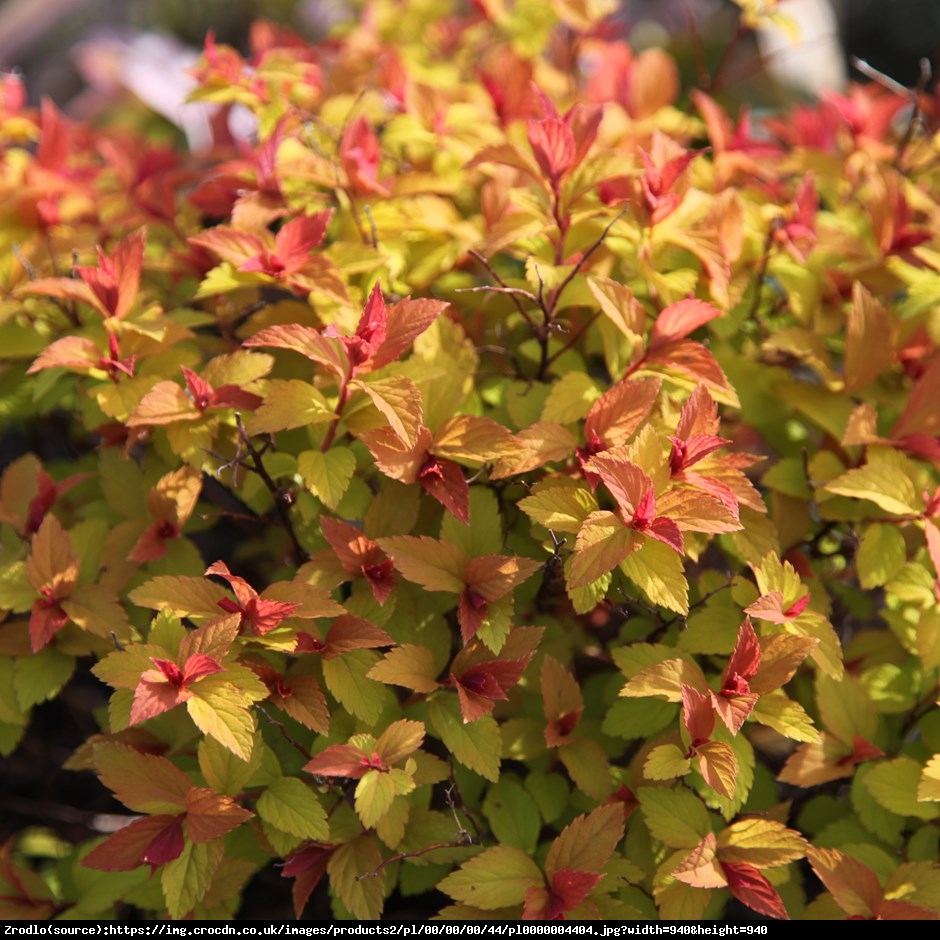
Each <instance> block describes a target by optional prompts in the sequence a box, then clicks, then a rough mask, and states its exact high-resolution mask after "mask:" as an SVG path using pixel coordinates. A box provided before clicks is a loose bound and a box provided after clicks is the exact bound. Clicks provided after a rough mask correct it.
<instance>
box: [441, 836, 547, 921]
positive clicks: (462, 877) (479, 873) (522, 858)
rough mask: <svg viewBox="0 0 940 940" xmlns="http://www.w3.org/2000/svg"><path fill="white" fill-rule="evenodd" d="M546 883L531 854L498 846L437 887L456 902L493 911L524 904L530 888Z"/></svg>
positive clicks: (474, 859) (467, 864) (482, 854)
mask: <svg viewBox="0 0 940 940" xmlns="http://www.w3.org/2000/svg"><path fill="white" fill-rule="evenodd" d="M543 884H544V877H543V875H542V870H541V869H540V868H539V866H538V865H536V864H535V862H534V861H533V860H532V859H531V858H530V857H529V856H528V854H526V853H525V852H523V851H522V850H521V849H516V848H513V847H512V846H511V845H496V846H493V847H492V848H489V849H486V850H484V851H483V852H481V853H480V854H479V855H477V856H476V857H475V858H471V859H470V861H469V862H464V864H463V865H461V866H460V868H459V869H458V870H457V871H455V872H451V874H449V875H448V876H447V877H446V878H445V879H444V880H443V881H442V882H440V884H438V886H437V887H438V889H439V890H441V891H443V892H444V893H445V894H447V895H449V896H450V897H452V898H453V899H454V900H455V901H462V902H464V903H465V904H470V905H472V906H473V907H476V908H479V909H480V910H484V911H492V910H495V909H497V908H501V907H509V906H510V905H517V904H522V903H523V901H524V900H525V893H526V891H528V890H529V888H531V887H533V886H535V885H543Z"/></svg>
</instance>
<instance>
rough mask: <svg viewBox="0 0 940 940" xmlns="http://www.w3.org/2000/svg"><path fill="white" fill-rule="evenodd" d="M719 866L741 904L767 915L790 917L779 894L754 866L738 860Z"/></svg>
mask: <svg viewBox="0 0 940 940" xmlns="http://www.w3.org/2000/svg"><path fill="white" fill-rule="evenodd" d="M721 867H722V869H723V870H724V873H725V876H726V877H727V879H728V889H729V890H730V891H731V893H732V894H733V895H734V896H735V897H736V898H737V899H738V900H739V901H740V902H741V903H742V904H746V905H747V906H748V907H749V908H750V909H751V910H752V911H757V913H758V914H764V915H766V916H767V917H775V918H777V919H778V920H789V919H790V915H789V914H788V913H787V909H786V908H785V907H784V906H783V900H782V899H781V897H780V895H779V894H777V892H776V891H775V890H774V888H773V886H772V885H771V883H770V882H769V881H768V880H767V879H766V878H765V877H764V876H763V875H762V874H761V873H760V872H759V871H758V870H757V869H756V868H754V867H753V866H752V865H743V864H740V863H738V862H734V863H722V866H721Z"/></svg>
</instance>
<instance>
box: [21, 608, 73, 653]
mask: <svg viewBox="0 0 940 940" xmlns="http://www.w3.org/2000/svg"><path fill="white" fill-rule="evenodd" d="M68 622H69V615H68V614H67V613H66V612H65V611H64V610H63V609H62V607H61V606H60V605H59V603H58V602H57V601H56V600H55V599H53V598H48V599H47V598H43V599H40V600H35V601H33V608H32V612H31V613H30V616H29V641H30V645H31V646H32V649H33V652H34V653H38V652H39V651H40V650H41V649H43V648H44V647H46V646H48V645H49V644H50V643H51V642H52V638H53V637H54V636H55V635H56V634H57V633H58V632H59V631H60V630H61V629H62V628H63V627H64V626H65V625H66V624H67V623H68Z"/></svg>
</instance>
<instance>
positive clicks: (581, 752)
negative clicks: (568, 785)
mask: <svg viewBox="0 0 940 940" xmlns="http://www.w3.org/2000/svg"><path fill="white" fill-rule="evenodd" d="M558 757H559V759H560V760H561V762H562V764H564V765H565V770H567V771H568V776H569V777H571V780H572V782H573V783H574V785H575V786H576V787H577V788H578V789H579V790H580V791H581V792H582V793H586V794H587V795H588V796H589V797H591V799H593V800H597V801H598V802H600V801H602V800H606V799H607V797H609V796H610V794H611V791H612V790H613V788H614V786H613V780H612V779H611V776H610V764H609V763H608V761H607V755H606V754H604V750H603V748H602V747H601V746H600V745H599V744H598V743H597V741H591V740H590V739H588V738H577V739H575V740H574V741H571V742H570V743H569V744H564V745H562V746H561V747H560V748H559V749H558Z"/></svg>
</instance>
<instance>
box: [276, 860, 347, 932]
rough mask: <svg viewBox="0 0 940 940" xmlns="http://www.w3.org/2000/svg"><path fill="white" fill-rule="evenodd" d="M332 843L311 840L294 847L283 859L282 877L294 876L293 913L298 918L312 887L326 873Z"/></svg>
mask: <svg viewBox="0 0 940 940" xmlns="http://www.w3.org/2000/svg"><path fill="white" fill-rule="evenodd" d="M333 851H334V847H333V846H332V845H320V844H319V843H317V842H311V843H310V844H309V845H305V846H303V847H302V848H299V849H295V850H294V851H293V852H291V853H290V855H288V856H287V858H286V859H285V860H284V864H283V866H281V877H282V878H294V879H295V881H294V888H293V891H292V895H293V901H294V913H295V914H296V916H297V917H298V918H299V917H300V915H301V914H302V913H303V911H304V907H305V906H306V904H307V899H308V898H309V897H310V895H311V893H312V892H313V889H314V888H315V887H316V886H317V884H318V883H319V881H320V879H321V878H322V877H323V876H324V874H326V866H327V865H328V864H329V861H330V856H331V855H332V854H333Z"/></svg>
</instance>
